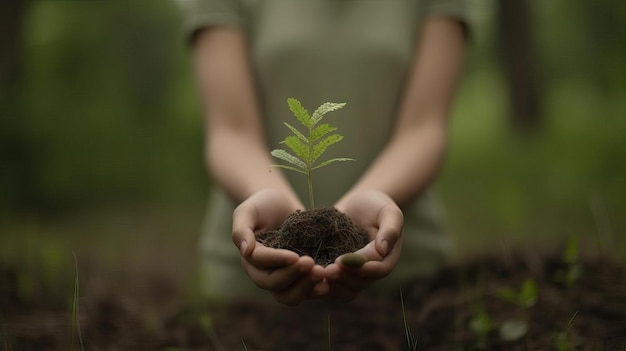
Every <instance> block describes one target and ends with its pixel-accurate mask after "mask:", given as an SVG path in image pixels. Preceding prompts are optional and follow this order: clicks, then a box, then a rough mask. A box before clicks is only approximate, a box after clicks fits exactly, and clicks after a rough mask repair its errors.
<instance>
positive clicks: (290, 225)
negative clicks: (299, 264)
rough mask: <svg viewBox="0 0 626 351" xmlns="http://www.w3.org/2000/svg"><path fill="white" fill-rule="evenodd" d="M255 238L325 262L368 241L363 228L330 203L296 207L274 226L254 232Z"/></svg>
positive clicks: (323, 263) (324, 264)
mask: <svg viewBox="0 0 626 351" xmlns="http://www.w3.org/2000/svg"><path fill="white" fill-rule="evenodd" d="M257 241H258V242H260V243H262V244H263V245H265V246H268V247H272V248H275V249H287V250H291V251H294V252H296V253H297V254H299V255H300V256H310V257H312V258H313V259H314V260H315V262H316V263H317V264H319V265H321V266H327V265H329V264H331V263H333V262H334V261H335V259H336V258H337V257H339V256H341V255H342V254H345V253H349V252H354V251H357V250H358V249H360V248H362V247H364V246H365V245H367V243H368V242H369V238H368V236H367V232H366V231H365V230H364V229H362V228H360V227H359V226H357V225H356V224H355V223H354V222H353V221H352V220H351V219H350V218H349V217H348V216H346V215H345V214H344V213H342V212H340V211H338V210H337V209H335V208H334V207H320V208H315V209H312V210H307V211H296V212H294V213H293V214H291V215H290V216H289V217H288V218H287V219H286V220H285V222H284V223H283V224H282V225H281V226H280V227H279V228H277V229H276V230H271V231H267V232H261V233H258V234H257Z"/></svg>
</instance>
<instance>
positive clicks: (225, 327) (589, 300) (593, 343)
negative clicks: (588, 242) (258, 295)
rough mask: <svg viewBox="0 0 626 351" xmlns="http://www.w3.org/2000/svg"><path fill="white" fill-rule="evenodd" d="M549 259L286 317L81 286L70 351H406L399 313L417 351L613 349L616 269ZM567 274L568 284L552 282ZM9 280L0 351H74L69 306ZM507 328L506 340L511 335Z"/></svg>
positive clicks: (625, 341) (497, 263)
mask: <svg viewBox="0 0 626 351" xmlns="http://www.w3.org/2000/svg"><path fill="white" fill-rule="evenodd" d="M561 256H562V255H561V254H560V253H553V254H550V253H548V254H542V253H538V252H537V251H535V250H520V251H519V252H517V253H509V254H507V255H505V256H498V255H493V256H488V257H485V256H483V257H481V258H478V259H473V260H466V261H464V262H459V263H457V264H455V265H452V266H450V267H447V268H445V269H444V270H442V271H441V272H440V273H439V274H438V275H437V276H436V277H434V278H431V279H415V280H414V281H413V282H411V284H408V285H407V286H406V287H405V288H404V289H403V290H402V292H403V294H402V295H403V301H404V309H403V308H402V302H401V300H400V294H397V295H394V296H391V297H380V296H373V295H368V294H365V295H364V296H362V297H360V298H358V299H357V300H355V301H353V302H351V303H348V304H340V305H333V304H327V303H323V302H320V301H318V302H310V303H305V304H302V305H300V306H298V307H295V308H293V307H283V306H278V305H275V304H270V305H268V304H259V303H254V302H244V301H239V302H234V303H232V304H229V305H222V306H209V305H205V304H203V303H199V302H192V301H196V299H193V298H190V297H189V296H188V295H187V294H186V292H185V291H186V289H185V288H184V287H182V286H172V284H174V283H173V282H174V281H175V280H171V279H168V277H167V276H166V273H164V274H162V275H161V276H155V275H153V274H146V275H145V276H144V277H143V278H141V277H137V278H136V279H135V281H134V284H140V285H141V284H142V285H143V286H144V289H143V290H142V293H141V295H138V294H134V293H133V291H130V290H125V289H119V288H113V287H111V286H109V285H105V284H94V285H91V286H88V287H83V289H84V290H83V292H82V293H81V298H80V300H79V305H80V312H79V316H80V319H79V321H80V333H79V334H76V335H75V336H74V340H75V345H77V346H76V348H75V349H76V350H80V349H81V348H80V346H78V345H79V341H78V336H79V335H80V336H81V338H82V342H83V344H84V349H85V350H229V351H230V350H329V349H331V350H342V351H343V350H359V351H362V350H408V349H410V348H409V347H408V345H407V336H406V335H407V333H406V330H405V324H404V318H403V312H404V314H405V315H406V323H407V325H408V330H409V331H410V332H411V333H412V334H413V335H414V336H415V337H416V338H417V348H416V349H417V350H480V349H484V350H624V349H625V347H626V270H625V269H624V267H622V266H620V265H618V264H615V263H614V262H612V261H611V260H606V259H597V258H596V259H594V258H588V259H584V260H582V259H581V260H580V261H576V262H572V261H570V262H569V263H568V262H565V261H564V260H563V259H561ZM574 268H575V270H576V271H578V272H579V273H576V274H572V275H571V278H572V279H570V280H569V281H568V280H567V279H563V277H566V276H567V274H566V273H568V272H574V271H573V270H572V269H574ZM85 270H87V268H83V277H85V276H89V273H88V272H85ZM157 278H158V279H157ZM142 279H143V280H142ZM529 279H531V280H532V281H533V282H534V283H535V284H536V286H537V292H536V301H535V302H534V303H531V304H529V306H528V307H526V308H524V307H522V306H518V305H516V304H514V303H512V302H509V301H505V300H503V299H502V298H501V297H499V296H500V295H501V293H500V292H501V291H503V289H507V288H508V289H513V290H515V291H518V290H519V288H520V287H521V286H522V284H523V282H524V281H528V280H529ZM21 280H23V278H20V275H19V274H18V271H17V270H16V269H15V268H12V267H0V349H2V350H71V349H74V348H72V347H71V345H72V342H71V340H72V323H71V315H72V313H71V301H72V298H71V295H70V296H69V297H67V299H65V301H59V300H57V301H50V300H49V299H48V294H39V295H36V294H35V295H33V294H31V295H29V296H30V298H29V299H28V300H27V299H25V298H23V297H22V295H23V294H22V290H21V289H23V284H22V283H21ZM147 292H148V293H147ZM33 296H35V297H37V298H35V299H34V298H33ZM68 306H69V308H68ZM486 320H487V321H489V322H488V323H486V322H485V321H486ZM511 320H514V321H517V325H518V327H519V325H520V323H521V324H522V325H524V323H526V324H525V325H526V326H527V330H526V331H525V332H523V333H522V335H518V336H517V338H515V340H509V341H506V340H503V337H502V336H501V335H500V333H501V329H502V326H503V325H507V321H511ZM477 321H478V322H477ZM481 321H482V323H480V322H481ZM508 324H509V325H510V323H508ZM480 326H482V330H483V333H482V336H481V335H480V334H481V333H480V330H481V328H480ZM513 329H514V330H513V333H511V332H509V334H507V335H508V338H511V335H513V334H515V333H516V332H517V334H519V331H520V329H519V328H518V329H515V328H513ZM75 330H76V329H75ZM329 333H330V334H329ZM505 334H506V333H505ZM513 336H514V335H513ZM505 339H506V337H505Z"/></svg>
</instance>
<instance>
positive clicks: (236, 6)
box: [182, 0, 243, 42]
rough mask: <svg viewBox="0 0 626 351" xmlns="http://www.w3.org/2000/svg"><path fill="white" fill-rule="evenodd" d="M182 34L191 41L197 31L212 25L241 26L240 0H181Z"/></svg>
mask: <svg viewBox="0 0 626 351" xmlns="http://www.w3.org/2000/svg"><path fill="white" fill-rule="evenodd" d="M182 2H183V8H184V16H185V17H184V20H185V21H184V36H185V38H186V40H187V41H188V42H192V41H193V39H194V37H195V35H196V34H197V33H198V31H200V30H202V29H204V28H208V27H212V26H229V27H241V26H243V13H242V12H243V11H242V7H241V1H240V0H182Z"/></svg>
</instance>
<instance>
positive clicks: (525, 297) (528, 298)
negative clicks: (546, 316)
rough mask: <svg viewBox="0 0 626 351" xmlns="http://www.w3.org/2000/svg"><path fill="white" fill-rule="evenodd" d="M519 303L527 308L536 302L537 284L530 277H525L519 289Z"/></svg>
mask: <svg viewBox="0 0 626 351" xmlns="http://www.w3.org/2000/svg"><path fill="white" fill-rule="evenodd" d="M519 298H520V301H519V302H520V305H521V306H522V307H525V308H529V307H532V306H534V305H535V303H536V302H537V284H535V281H534V280H532V279H526V280H525V281H524V284H523V285H522V289H521V290H520V296H519Z"/></svg>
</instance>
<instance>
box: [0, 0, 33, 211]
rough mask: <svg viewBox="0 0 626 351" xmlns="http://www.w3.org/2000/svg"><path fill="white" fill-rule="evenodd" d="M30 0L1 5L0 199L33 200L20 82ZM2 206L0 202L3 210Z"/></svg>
mask: <svg viewBox="0 0 626 351" xmlns="http://www.w3.org/2000/svg"><path fill="white" fill-rule="evenodd" d="M30 4H31V1H30V0H23V1H0V197H3V198H11V199H17V200H23V199H29V198H32V197H33V196H32V192H31V190H32V189H31V188H29V187H28V186H25V184H27V183H28V181H25V182H18V181H17V180H19V179H22V180H26V179H28V178H29V177H30V175H31V174H32V173H31V172H30V170H31V169H32V167H33V165H32V163H31V161H32V158H31V157H30V148H29V146H28V145H27V143H26V141H25V140H24V138H23V134H24V123H23V120H22V119H21V118H20V114H19V110H20V104H21V99H20V97H21V94H20V92H21V88H22V87H21V82H22V79H23V76H24V64H23V63H24V47H23V41H22V38H23V27H24V18H25V16H26V14H27V11H28V8H29V6H30ZM2 205H3V202H2V201H0V210H2Z"/></svg>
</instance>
